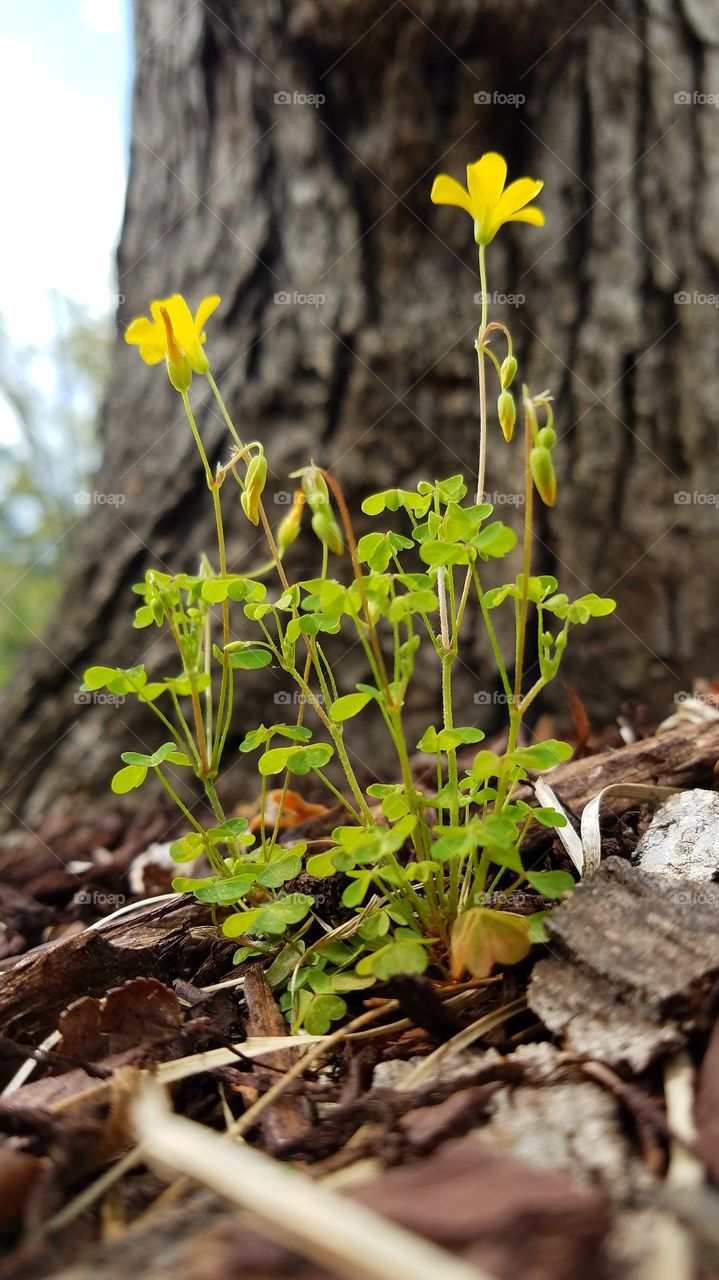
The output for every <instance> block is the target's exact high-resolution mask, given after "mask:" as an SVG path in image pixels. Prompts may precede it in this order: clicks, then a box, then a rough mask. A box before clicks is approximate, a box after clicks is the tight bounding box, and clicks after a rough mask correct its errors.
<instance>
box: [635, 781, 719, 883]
mask: <svg viewBox="0 0 719 1280" xmlns="http://www.w3.org/2000/svg"><path fill="white" fill-rule="evenodd" d="M636 860H637V865H638V866H640V867H641V868H642V870H643V871H657V872H664V873H666V874H667V875H672V876H686V877H687V878H688V879H689V880H712V879H714V877H715V876H716V874H717V871H719V795H717V793H716V792H715V791H701V790H699V789H693V790H691V791H680V792H679V794H678V795H675V796H672V798H671V799H670V800H667V802H666V804H663V805H662V807H661V809H659V810H658V811H657V813H656V814H655V815H654V817H653V819H652V821H651V823H650V824H649V826H648V828H647V830H646V831H645V833H644V835H643V836H642V838H641V840H640V841H639V844H638V845H637V851H636Z"/></svg>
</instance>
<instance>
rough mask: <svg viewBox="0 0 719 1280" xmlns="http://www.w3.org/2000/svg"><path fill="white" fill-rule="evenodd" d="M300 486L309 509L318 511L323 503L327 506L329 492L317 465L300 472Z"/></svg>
mask: <svg viewBox="0 0 719 1280" xmlns="http://www.w3.org/2000/svg"><path fill="white" fill-rule="evenodd" d="M302 488H303V490H304V494H305V497H306V499H307V501H308V503H309V506H310V510H311V511H319V510H321V509H322V507H323V506H325V504H326V505H327V506H329V501H330V493H329V489H328V488H327V481H326V480H325V478H324V476H323V475H322V472H321V471H320V469H319V467H307V469H306V470H305V471H303V473H302Z"/></svg>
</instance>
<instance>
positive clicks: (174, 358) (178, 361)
mask: <svg viewBox="0 0 719 1280" xmlns="http://www.w3.org/2000/svg"><path fill="white" fill-rule="evenodd" d="M160 315H161V316H162V321H163V324H164V326H165V334H166V337H167V352H166V354H165V364H166V366H167V374H168V377H169V379H170V382H171V383H172V385H173V387H174V388H175V391H179V392H180V394H181V395H182V394H184V393H185V392H187V391H189V390H190V387H191V386H192V369H191V368H190V362H189V360H188V359H187V356H186V354H185V352H184V351H183V349H182V347H181V346H180V344H179V342H178V341H177V338H176V337H175V331H174V329H173V327H172V320H171V319H170V313H169V311H168V310H167V307H161V308H160Z"/></svg>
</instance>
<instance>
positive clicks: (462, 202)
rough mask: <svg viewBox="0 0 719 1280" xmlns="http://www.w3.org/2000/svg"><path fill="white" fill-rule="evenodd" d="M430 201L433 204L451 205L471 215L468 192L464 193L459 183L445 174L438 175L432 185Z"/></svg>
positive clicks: (470, 202)
mask: <svg viewBox="0 0 719 1280" xmlns="http://www.w3.org/2000/svg"><path fill="white" fill-rule="evenodd" d="M431 200H432V203H433V204H453V205H456V206H457V207H458V208H459V209H464V211H465V213H468V214H470V215H472V201H471V200H470V198H469V192H468V191H465V189H464V187H463V186H462V185H461V183H459V182H457V179H456V178H450V176H449V174H447V173H440V175H439V177H438V178H435V180H434V182H433V183H432V195H431Z"/></svg>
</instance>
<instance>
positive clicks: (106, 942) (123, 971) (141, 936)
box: [0, 896, 211, 1043]
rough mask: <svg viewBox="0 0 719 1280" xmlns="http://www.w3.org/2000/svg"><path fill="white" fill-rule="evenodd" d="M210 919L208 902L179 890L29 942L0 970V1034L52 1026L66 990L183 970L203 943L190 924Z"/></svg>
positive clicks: (103, 988)
mask: <svg viewBox="0 0 719 1280" xmlns="http://www.w3.org/2000/svg"><path fill="white" fill-rule="evenodd" d="M210 924H211V916H210V913H209V910H208V909H207V908H205V907H203V906H202V905H201V904H200V903H199V902H191V901H188V899H187V898H186V897H184V896H183V897H181V898H178V899H177V901H176V902H170V903H162V904H161V905H159V906H155V907H150V908H146V909H144V910H143V911H141V912H140V913H138V915H137V916H132V917H129V918H125V919H120V920H117V921H113V922H112V923H110V924H108V925H107V926H106V927H103V928H102V929H96V930H89V929H88V930H86V931H85V932H84V933H82V934H79V935H76V936H73V937H70V938H61V939H60V940H59V941H57V942H52V943H47V944H46V945H45V946H42V947H36V948H35V950H34V951H31V952H29V954H28V955H26V956H22V957H20V958H19V959H18V960H17V961H16V962H15V963H14V964H13V965H12V967H10V968H7V969H6V970H5V972H4V973H3V974H2V976H1V978H0V1025H1V1026H2V1028H3V1032H4V1034H5V1035H7V1036H10V1037H11V1038H13V1039H16V1040H18V1041H23V1040H25V1041H27V1042H28V1043H35V1042H37V1041H38V1040H40V1039H42V1037H43V1036H45V1035H47V1033H48V1032H49V1031H52V1030H54V1028H55V1026H56V1024H57V1020H58V1017H59V1015H60V1014H61V1013H62V1011H63V1010H64V1009H65V1008H66V1007H67V1005H68V1003H69V1001H70V1000H71V999H73V998H77V997H78V996H81V995H90V996H104V995H105V994H106V993H107V991H108V990H109V988H110V987H118V986H120V985H121V984H122V983H123V982H124V981H125V979H127V978H135V977H152V978H157V979H159V980H160V981H161V982H162V981H163V980H167V981H168V982H172V981H173V980H174V979H175V978H177V977H187V976H190V974H192V972H193V968H196V963H195V964H194V965H193V962H195V961H196V958H197V956H198V954H204V952H205V951H206V950H207V948H206V946H204V947H203V946H202V943H201V940H200V939H198V938H197V937H196V934H195V931H196V930H197V929H198V926H202V925H210Z"/></svg>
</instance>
